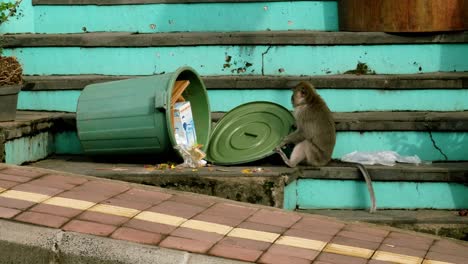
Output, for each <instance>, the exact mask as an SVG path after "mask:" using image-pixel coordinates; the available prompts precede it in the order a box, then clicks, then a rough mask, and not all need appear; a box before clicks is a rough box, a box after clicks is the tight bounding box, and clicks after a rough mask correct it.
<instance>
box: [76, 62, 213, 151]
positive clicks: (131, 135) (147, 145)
mask: <svg viewBox="0 0 468 264" xmlns="http://www.w3.org/2000/svg"><path fill="white" fill-rule="evenodd" d="M177 80H189V81H190V85H189V87H188V88H187V89H186V90H185V92H184V98H185V100H187V101H190V104H191V106H192V112H193V118H194V124H195V129H196V134H197V141H198V143H199V144H202V145H203V148H202V150H204V151H205V150H206V148H207V146H208V141H209V137H210V131H211V114H210V107H209V101H208V95H207V92H206V88H205V85H204V84H203V82H202V81H201V79H200V77H199V76H198V74H197V73H196V72H195V70H193V69H192V68H190V67H182V68H179V69H178V70H176V71H175V72H171V73H166V74H162V75H155V76H148V77H140V78H134V79H127V80H121V81H115V82H106V83H98V84H91V85H88V86H86V88H85V89H84V90H83V92H82V93H81V95H80V98H79V100H78V108H77V113H76V115H77V116H76V119H77V129H78V137H79V138H80V141H81V144H82V147H83V150H84V152H85V153H86V154H91V155H94V154H107V155H108V154H131V155H134V154H162V153H173V152H174V150H173V146H174V145H176V141H175V137H174V133H173V129H172V125H171V111H170V101H171V95H172V89H173V87H174V84H175V82H176V81H177Z"/></svg>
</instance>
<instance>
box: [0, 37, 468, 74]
mask: <svg viewBox="0 0 468 264" xmlns="http://www.w3.org/2000/svg"><path fill="white" fill-rule="evenodd" d="M3 41H4V42H5V44H6V45H7V48H6V49H5V53H6V54H7V55H12V56H16V57H18V58H19V60H20V61H21V62H22V64H23V65H24V73H25V74H26V75H52V74H53V75H64V74H73V75H78V74H104V75H151V74H158V73H163V72H170V71H173V70H175V69H176V68H178V67H180V66H181V65H190V66H192V67H193V68H194V69H196V70H197V72H198V73H200V74H201V75H234V76H236V75H275V76H287V75H294V76H301V75H306V76H310V75H332V74H342V73H357V74H376V73H377V74H417V73H432V72H439V71H441V72H453V71H455V72H463V71H467V70H468V65H467V61H468V58H466V56H464V54H468V45H467V44H466V43H467V34H466V33H465V32H462V33H453V34H445V35H444V34H442V35H429V36H419V37H402V36H392V35H388V34H384V33H349V32H312V31H301V32H294V31H293V32H288V31H281V32H273V33H272V32H258V33H257V32H238V33H230V34H219V33H185V34H184V33H168V34H131V33H109V32H106V33H95V34H52V35H49V34H44V35H41V34H39V35H35V34H33V35H18V36H15V35H10V36H8V35H7V36H4V37H3ZM363 44H364V45H363ZM44 47H47V48H44ZM58 54H60V55H58ZM428 54H430V56H428ZM51 57H53V58H54V63H53V64H52V63H50V59H48V58H51ZM337 57H340V60H339V63H337V61H336V58H337ZM70 60H73V61H74V62H75V63H74V64H73V67H70V65H69V61H70Z"/></svg>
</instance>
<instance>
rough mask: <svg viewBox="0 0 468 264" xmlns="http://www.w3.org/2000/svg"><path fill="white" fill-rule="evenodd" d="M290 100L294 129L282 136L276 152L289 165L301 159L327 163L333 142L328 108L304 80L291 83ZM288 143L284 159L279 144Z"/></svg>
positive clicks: (321, 164) (320, 163)
mask: <svg viewBox="0 0 468 264" xmlns="http://www.w3.org/2000/svg"><path fill="white" fill-rule="evenodd" d="M291 102H292V105H293V107H294V118H295V120H296V127H297V129H296V131H294V132H292V133H291V134H289V135H288V136H286V137H285V138H284V139H283V141H282V142H281V144H280V145H279V146H278V147H277V148H276V152H278V154H280V156H281V158H283V160H284V162H285V163H286V165H288V166H289V167H291V168H293V167H296V166H297V165H298V164H299V163H301V162H304V161H305V163H306V164H308V165H312V166H324V165H326V164H328V162H330V160H331V155H332V152H333V148H334V147H335V142H336V132H335V122H334V121H333V116H332V113H331V111H330V109H329V108H328V106H327V104H326V103H325V101H324V100H323V99H322V97H320V95H319V94H318V93H317V91H315V89H314V87H313V86H312V84H310V83H308V82H301V83H299V84H298V85H297V86H296V87H294V89H293V95H292V96H291ZM290 143H292V144H294V145H295V146H294V149H293V151H292V153H291V158H290V159H288V157H287V156H286V155H285V154H284V152H283V151H282V150H281V148H282V147H283V146H284V145H286V144H290Z"/></svg>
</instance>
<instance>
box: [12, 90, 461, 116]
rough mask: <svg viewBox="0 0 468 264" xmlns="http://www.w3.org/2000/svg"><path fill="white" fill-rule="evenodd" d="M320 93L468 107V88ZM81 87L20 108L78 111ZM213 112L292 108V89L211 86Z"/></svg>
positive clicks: (362, 101) (381, 105) (424, 107)
mask: <svg viewBox="0 0 468 264" xmlns="http://www.w3.org/2000/svg"><path fill="white" fill-rule="evenodd" d="M318 92H319V94H320V95H321V96H322V97H323V98H324V100H325V101H326V102H327V104H328V106H329V107H330V109H331V110H332V111H333V112H354V111H463V110H468V90H466V89H447V90H437V89H434V90H393V91H390V90H387V91H379V90H369V89H320V90H319V91H318ZM80 93H81V91H77V90H67V91H22V92H20V94H19V98H18V109H19V110H42V111H65V112H75V111H76V107H77V103H78V98H79V96H80ZM208 96H209V101H210V108H211V111H212V112H228V111H230V110H231V109H233V108H234V107H236V106H238V105H241V104H244V103H247V102H254V101H270V102H274V103H277V104H280V105H282V106H284V107H286V108H288V109H290V110H292V109H291V108H292V107H291V101H290V98H291V91H290V90H287V89H284V90H278V89H265V90H208Z"/></svg>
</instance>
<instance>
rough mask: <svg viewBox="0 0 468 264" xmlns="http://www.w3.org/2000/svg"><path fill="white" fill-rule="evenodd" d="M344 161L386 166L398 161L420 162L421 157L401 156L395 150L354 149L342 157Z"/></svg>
mask: <svg viewBox="0 0 468 264" xmlns="http://www.w3.org/2000/svg"><path fill="white" fill-rule="evenodd" d="M341 161H344V162H354V163H360V164H364V165H374V164H381V165H385V166H393V165H395V163H396V162H400V163H412V164H420V163H421V159H420V158H419V157H418V156H417V155H414V156H401V155H399V154H398V153H397V152H395V151H389V150H387V151H376V152H361V151H353V152H351V153H348V154H346V155H344V156H343V157H342V158H341Z"/></svg>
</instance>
